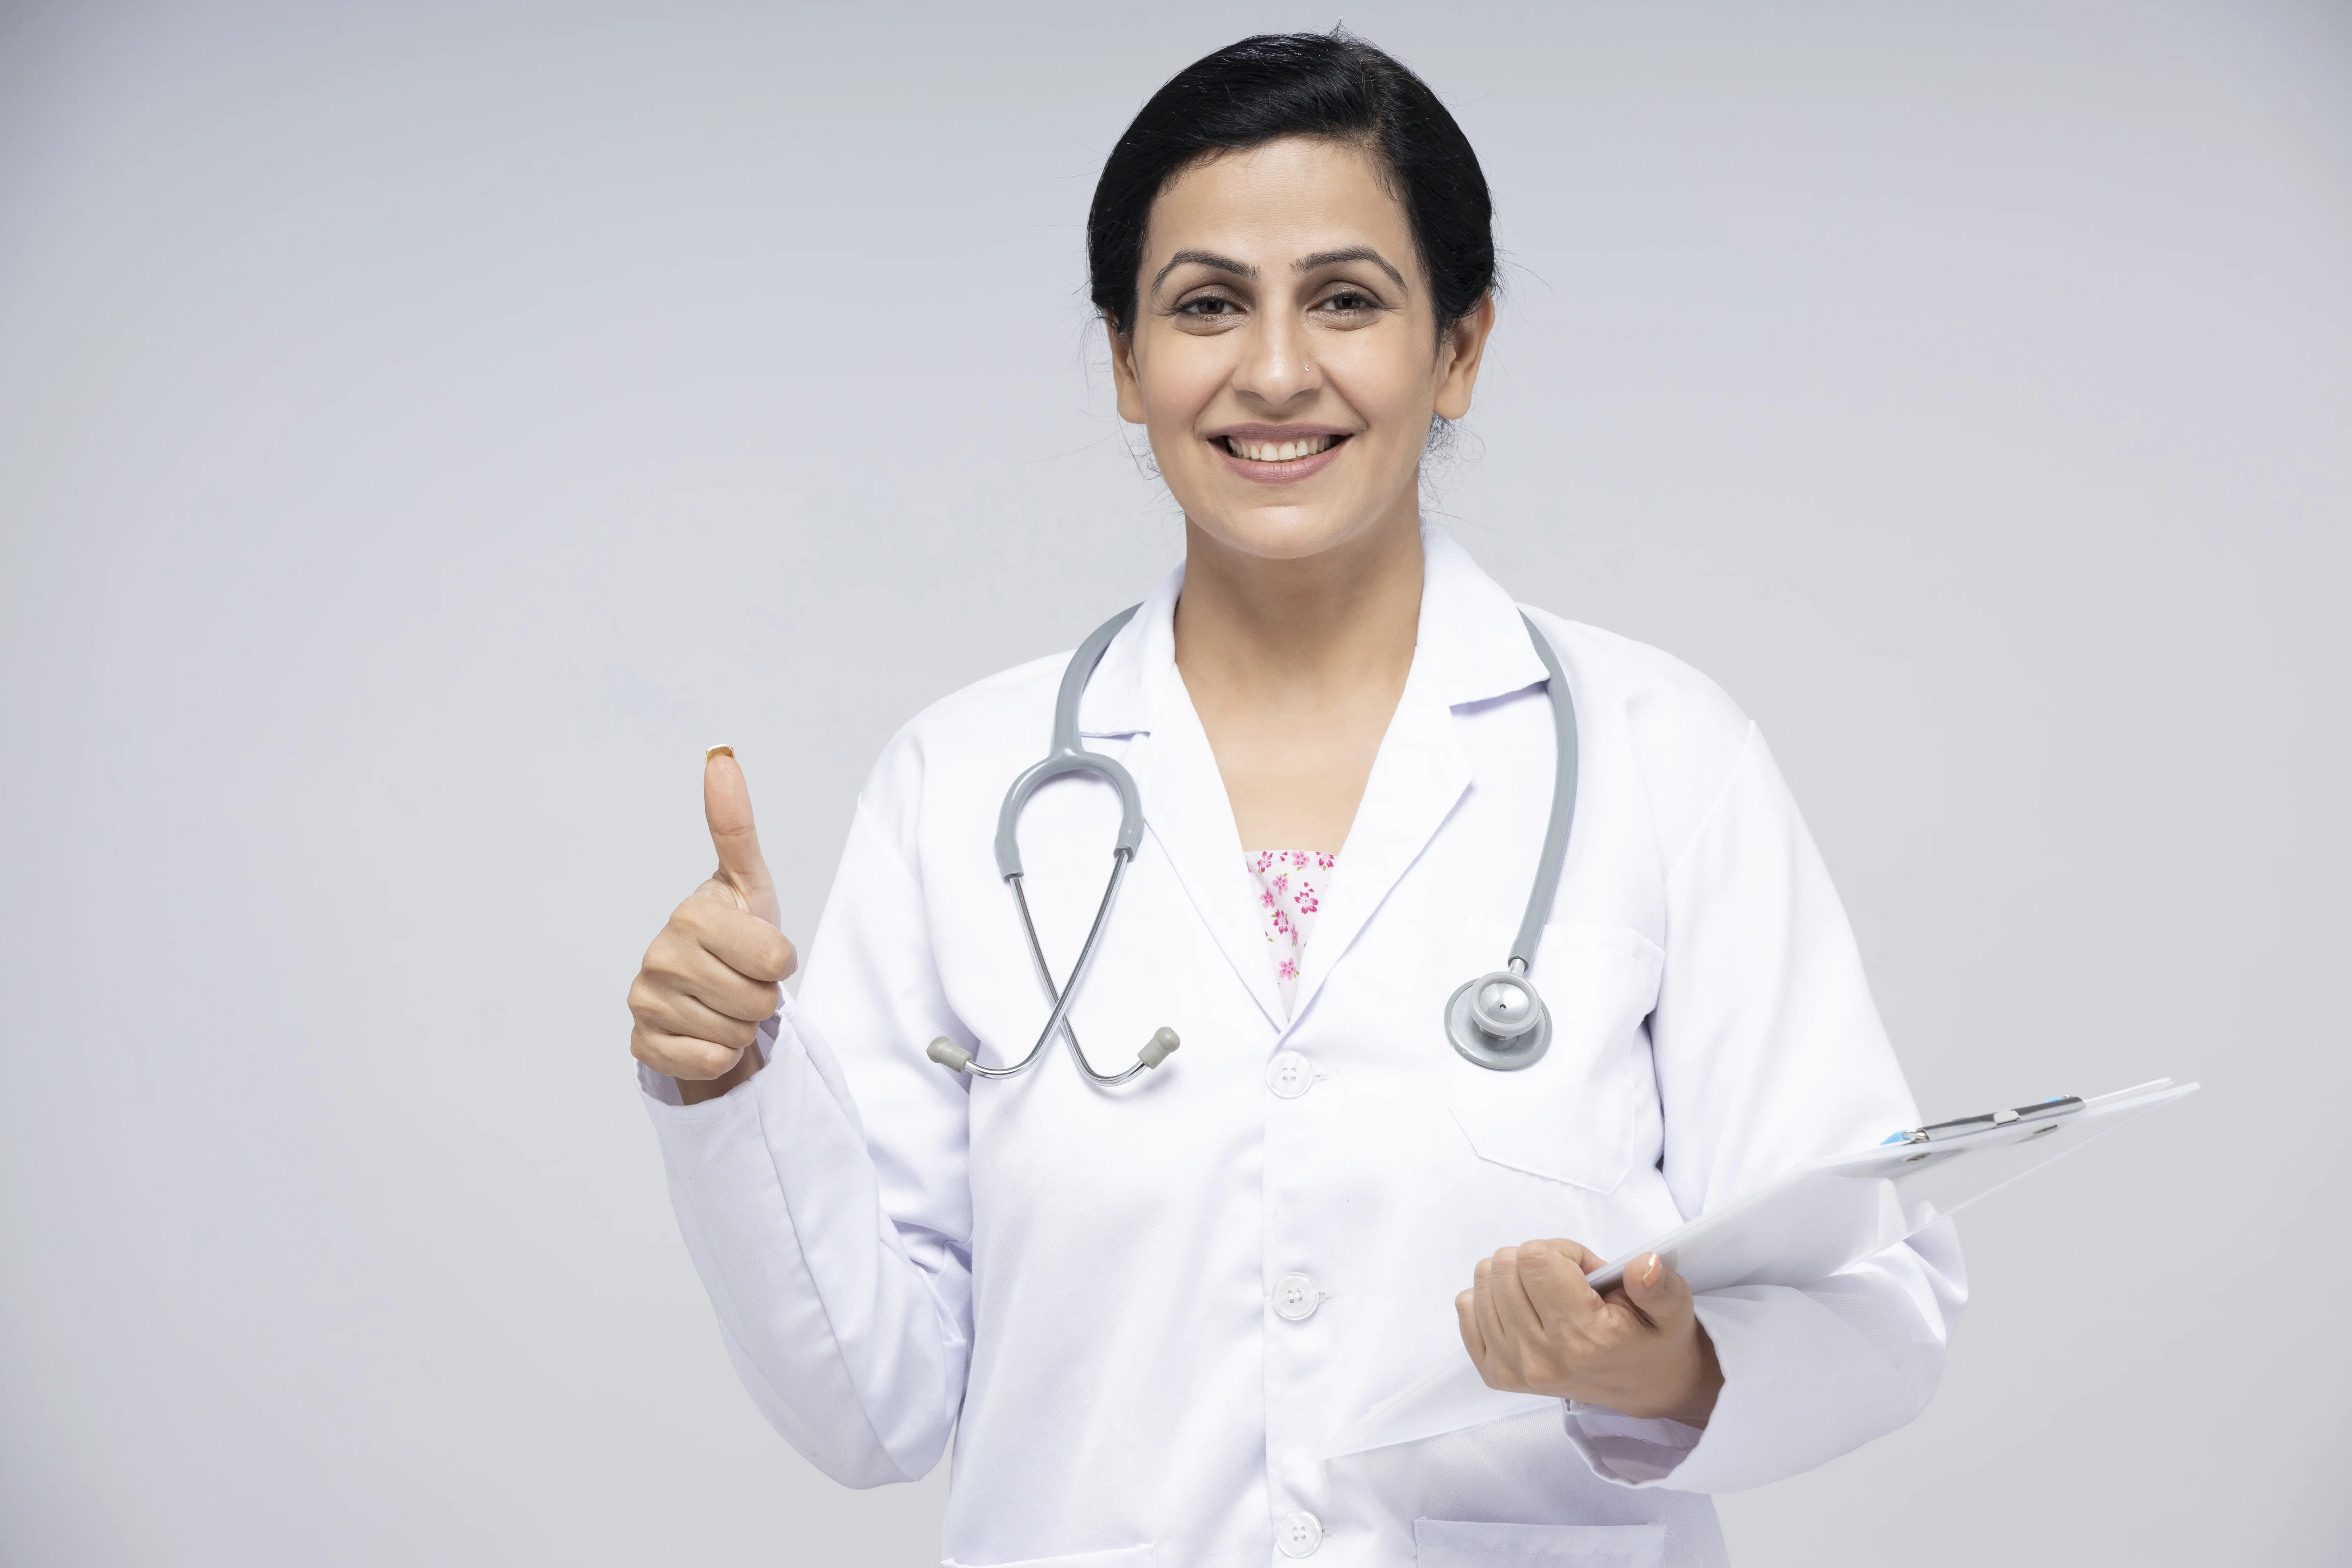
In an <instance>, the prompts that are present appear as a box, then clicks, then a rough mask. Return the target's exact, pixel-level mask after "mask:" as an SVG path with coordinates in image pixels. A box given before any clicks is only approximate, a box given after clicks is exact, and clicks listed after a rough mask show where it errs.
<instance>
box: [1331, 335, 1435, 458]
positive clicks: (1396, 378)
mask: <svg viewBox="0 0 2352 1568" xmlns="http://www.w3.org/2000/svg"><path fill="white" fill-rule="evenodd" d="M1323 374H1324V377H1325V379H1326V380H1327V381H1328V383H1329V384H1330V386H1331V388H1332V390H1333V391H1335V392H1337V393H1338V394H1339V395H1340V396H1341V397H1343V398H1345V399H1346V400H1347V402H1348V405H1349V406H1350V407H1351V408H1353V409H1355V411H1356V413H1357V414H1358V415H1359V416H1360V417H1361V418H1362V419H1363V420H1364V422H1365V423H1366V424H1368V425H1370V426H1371V432H1370V433H1371V434H1372V435H1373V436H1374V437H1376V438H1377V439H1378V440H1379V441H1380V442H1381V445H1383V446H1386V445H1389V444H1391V443H1393V444H1396V445H1400V446H1404V447H1411V448H1412V449H1413V450H1414V451H1416V452H1417V451H1419V450H1420V447H1421V442H1422V438H1423V435H1424V434H1425V433H1426V431H1427V428H1428V426H1429V420H1430V416H1431V415H1432V413H1433V412H1434V409H1435V400H1436V395H1437V389H1436V387H1435V385H1434V384H1433V378H1432V376H1431V374H1430V367H1429V366H1428V365H1427V364H1426V363H1417V362H1413V361H1410V360H1408V359H1406V358H1405V357H1403V356H1402V355H1400V354H1398V353H1395V352H1393V350H1392V349H1391V347H1390V346H1389V345H1386V344H1378V345H1376V344H1371V343H1366V344H1364V345H1363V346H1362V347H1361V348H1351V347H1338V348H1335V349H1334V350H1332V351H1330V352H1328V353H1326V354H1325V356H1324V361H1323Z"/></svg>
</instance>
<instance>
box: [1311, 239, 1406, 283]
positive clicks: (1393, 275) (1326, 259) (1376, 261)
mask: <svg viewBox="0 0 2352 1568" xmlns="http://www.w3.org/2000/svg"><path fill="white" fill-rule="evenodd" d="M1342 261H1369V262H1370V263H1371V264H1372V265H1373V266H1375V267H1377V268H1380V269H1381V271H1383V272H1385V273H1387V274H1388V275H1389V280H1390V281H1391V282H1392V283H1394V284H1395V285H1396V286H1397V287H1398V288H1400V289H1402V288H1403V287H1404V286H1405V284H1404V274H1403V273H1402V272H1399V271H1398V270H1397V269H1396V268H1393V267H1391V266H1390V265H1389V260H1388V258H1387V257H1385V256H1382V255H1381V253H1380V252H1379V251H1377V250H1374V249H1373V248H1372V247H1370V246H1369V245H1351V246H1349V247H1348V248H1347V249H1345V250H1318V251H1317V252H1316V253H1315V254H1314V255H1312V256H1302V257H1300V258H1298V261H1297V265H1296V266H1294V267H1293V268H1291V270H1292V271H1294V272H1313V271H1315V270H1317V269H1318V268H1325V267H1337V266H1338V265H1339V263H1341V262H1342Z"/></svg>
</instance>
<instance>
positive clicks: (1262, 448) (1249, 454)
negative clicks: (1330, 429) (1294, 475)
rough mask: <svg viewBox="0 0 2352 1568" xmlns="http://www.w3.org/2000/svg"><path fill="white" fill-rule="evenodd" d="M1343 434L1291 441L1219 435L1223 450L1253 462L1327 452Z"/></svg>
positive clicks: (1288, 459) (1289, 459)
mask: <svg viewBox="0 0 2352 1568" xmlns="http://www.w3.org/2000/svg"><path fill="white" fill-rule="evenodd" d="M1346 439H1347V437H1345V436H1302V437H1298V438H1297V439H1296V440H1292V441H1246V440H1244V439H1243V438H1242V437H1239V436H1225V437H1219V440H1220V442H1221V443H1222V445H1223V447H1224V448H1225V450H1226V451H1228V452H1231V453H1232V454H1233V455H1234V457H1236V458H1244V459H1246V460H1247V461H1249V462H1253V463H1296V462H1298V461H1300V460H1301V459H1303V458H1312V457H1315V456H1317V455H1318V454H1319V453H1323V452H1328V451H1329V450H1330V449H1331V448H1332V447H1336V446H1338V445H1339V443H1340V442H1342V441H1344V440H1346Z"/></svg>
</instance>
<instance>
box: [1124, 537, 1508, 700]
mask: <svg viewBox="0 0 2352 1568" xmlns="http://www.w3.org/2000/svg"><path fill="white" fill-rule="evenodd" d="M1421 546H1422V585H1421V627H1420V633H1419V636H1418V637H1417V638H1416V640H1415V643H1414V647H1413V656H1412V657H1413V674H1412V680H1409V681H1408V683H1407V684H1408V688H1409V689H1410V687H1411V686H1412V682H1413V681H1425V683H1426V684H1425V686H1424V688H1423V695H1424V696H1426V697H1432V698H1434V699H1436V700H1439V701H1441V702H1442V703H1443V704H1444V706H1446V707H1449V708H1459V707H1461V706H1462V705H1463V704H1464V703H1466V702H1483V701H1485V700H1487V699H1488V698H1491V697H1502V696H1506V695H1507V694H1509V693H1511V692H1514V691H1518V690H1522V689H1525V688H1527V687H1529V686H1533V685H1534V684H1536V683H1537V682H1538V681H1539V680H1541V679H1543V678H1544V669H1543V663H1542V661H1541V660H1540V659H1538V658H1536V652H1535V649H1534V648H1533V647H1529V646H1528V634H1527V628H1526V627H1524V626H1521V625H1520V624H1519V615H1518V606H1517V605H1515V604H1513V603H1512V600H1511V596H1510V595H1508V594H1507V593H1505V592H1504V591H1503V587H1502V584H1498V583H1496V581H1495V580H1494V579H1493V578H1492V577H1489V576H1487V575H1486V573H1484V572H1482V571H1480V570H1479V568H1478V563H1476V562H1475V561H1473V560H1471V559H1470V552H1468V551H1466V550H1465V549H1463V548H1462V546H1461V545H1459V544H1457V543H1455V542H1454V536H1453V535H1452V534H1450V533H1448V532H1446V531H1444V529H1442V528H1440V527H1438V526H1437V525H1436V524H1435V523H1433V522H1424V523H1423V524H1422V525H1421ZM1183 589H1184V563H1182V562H1181V561H1180V562H1178V563H1176V564H1175V565H1174V566H1172V567H1171V568H1169V570H1168V573H1167V574H1166V575H1165V576H1163V577H1161V578H1160V582H1159V584H1158V585H1157V586H1155V587H1154V588H1153V589H1152V590H1151V593H1150V595H1149V596H1148V597H1147V598H1145V600H1144V601H1143V603H1142V604H1141V605H1139V606H1138V607H1137V609H1136V612H1135V619H1134V620H1132V621H1130V622H1129V623H1128V624H1127V626H1126V627H1125V628H1124V629H1123V630H1121V631H1120V633H1119V634H1118V637H1114V638H1113V639H1112V640H1111V645H1110V647H1108V648H1107V649H1105V650H1104V652H1103V658H1102V663H1101V664H1099V665H1097V667H1096V668H1095V673H1094V679H1092V680H1090V681H1088V682H1087V694H1086V697H1085V699H1084V700H1083V701H1081V702H1080V704H1079V708H1078V729H1079V731H1080V732H1081V733H1082V734H1086V735H1091V736H1097V737H1108V736H1113V735H1139V734H1142V733H1145V732H1147V731H1150V730H1151V729H1153V728H1154V727H1155V721H1156V719H1157V716H1158V715H1159V711H1160V705H1161V704H1162V703H1163V702H1165V701H1166V700H1167V699H1168V695H1169V691H1170V689H1171V687H1177V688H1181V684H1182V683H1181V680H1180V679H1179V678H1178V676H1177V674H1176V599H1177V596H1178V595H1180V594H1181V593H1182V592H1183ZM1424 664H1426V665H1427V667H1428V668H1427V669H1426V671H1424V669H1423V666H1424ZM1196 722H1197V720H1196Z"/></svg>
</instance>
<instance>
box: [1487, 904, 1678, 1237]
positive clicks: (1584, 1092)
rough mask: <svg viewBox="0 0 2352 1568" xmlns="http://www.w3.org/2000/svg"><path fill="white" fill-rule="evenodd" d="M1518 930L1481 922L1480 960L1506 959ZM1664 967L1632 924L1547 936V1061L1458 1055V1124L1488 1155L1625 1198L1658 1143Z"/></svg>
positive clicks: (1539, 963) (1539, 966) (1537, 976)
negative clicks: (1655, 1045)
mask: <svg viewBox="0 0 2352 1568" xmlns="http://www.w3.org/2000/svg"><path fill="white" fill-rule="evenodd" d="M1515 932H1516V928H1506V927H1502V926H1499V925H1496V926H1493V927H1491V928H1488V927H1486V926H1485V924H1484V922H1479V929H1477V930H1475V931H1472V932H1471V933H1469V934H1470V935H1471V937H1472V940H1473V941H1475V942H1476V943H1477V951H1478V952H1483V953H1487V954H1496V953H1504V952H1508V951H1509V950H1510V942H1511V938H1512V936H1513V935H1514V934H1515ZM1486 963H1488V965H1489V966H1490V967H1491V966H1492V965H1493V964H1494V963H1495V960H1494V959H1493V958H1491V957H1489V958H1488V959H1487V960H1486ZM1664 965H1665V954H1664V952H1660V951H1659V949H1658V946H1657V944H1656V943H1655V942H1652V941H1650V940H1649V938H1647V937H1645V936H1643V934H1642V933H1641V932H1639V931H1633V930H1631V929H1629V928H1627V927H1624V926H1602V925H1555V926H1546V927H1545V928H1544V936H1543V942H1542V944H1541V945H1540V946H1539V947H1538V948H1537V950H1536V963H1535V969H1534V972H1533V975H1532V978H1533V979H1534V981H1535V983H1536V988H1537V989H1538V991H1539V992H1540V993H1541V994H1542V996H1543V1000H1544V1005H1545V1006H1547V1007H1549V1009H1550V1010H1551V1030H1552V1033H1551V1047H1550V1048H1549V1050H1547V1051H1546V1052H1545V1053H1544V1056H1543V1059H1542V1060H1540V1061H1538V1062H1537V1063H1536V1064H1535V1065H1534V1066H1532V1067H1528V1068H1521V1069H1520V1070H1518V1071H1517V1072H1496V1071H1495V1070H1493V1069H1492V1068H1485V1067H1481V1066H1479V1065H1477V1064H1476V1063H1475V1062H1472V1061H1469V1060H1467V1059H1465V1058H1463V1057H1461V1056H1460V1055H1459V1054H1458V1053H1457V1054H1455V1056H1454V1061H1453V1063H1452V1064H1451V1066H1452V1071H1453V1077H1454V1121H1457V1122H1459V1123H1460V1124H1461V1127H1462V1131H1463V1133H1464V1134H1465V1136H1466V1137H1467V1138H1468V1139H1469V1140H1470V1146H1471V1147H1472V1148H1473V1149H1475V1151H1476V1152H1477V1153H1478V1157H1479V1158H1481V1159H1483V1160H1491V1161H1493V1162H1494V1163H1496V1164H1498V1165H1508V1166H1510V1167H1511V1168H1512V1169H1513V1170H1517V1171H1526V1172H1528V1173H1531V1174H1534V1175H1538V1176H1545V1177H1549V1178H1550V1179H1551V1180H1553V1181H1556V1182H1568V1183H1570V1184H1574V1185H1576V1186H1580V1187H1584V1188H1587V1189H1589V1190H1591V1191H1592V1192H1596V1193H1606V1192H1611V1191H1613V1190H1615V1188H1616V1186H1617V1184H1618V1183H1619V1182H1621V1181H1622V1180H1624V1178H1625V1173H1626V1171H1627V1169H1628V1168H1629V1167H1630V1166H1631V1165H1632V1163H1633V1155H1634V1152H1635V1151H1636V1150H1637V1149H1639V1148H1641V1147H1643V1145H1644V1144H1645V1143H1651V1142H1654V1141H1655V1137H1656V1129H1657V1119H1658V1102H1657V1078H1656V1074H1655V1073H1654V1071H1653V1069H1652V1068H1651V1065H1650V1050H1649V1037H1648V1035H1647V1034H1646V1033H1645V1032H1644V1031H1643V1027H1642V1025H1643V1020H1645V1019H1647V1018H1648V1017H1649V1016H1650V1013H1651V1010H1652V1009H1653V1008H1654V1007H1655V1006H1656V1005H1657V1001H1658V979H1659V976H1660V975H1661V974H1662V973H1664ZM1465 978H1467V974H1466V973H1465Z"/></svg>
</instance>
